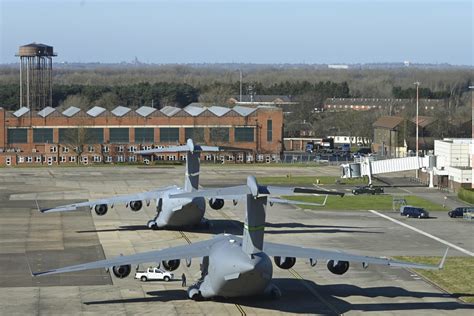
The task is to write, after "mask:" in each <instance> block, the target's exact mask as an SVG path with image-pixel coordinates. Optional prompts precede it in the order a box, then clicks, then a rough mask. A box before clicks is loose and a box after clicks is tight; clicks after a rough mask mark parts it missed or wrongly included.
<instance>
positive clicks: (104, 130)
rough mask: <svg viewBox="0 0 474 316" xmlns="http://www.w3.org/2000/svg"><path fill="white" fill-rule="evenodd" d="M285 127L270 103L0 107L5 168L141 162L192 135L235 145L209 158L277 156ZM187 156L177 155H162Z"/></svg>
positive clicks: (0, 147)
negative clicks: (160, 148)
mask: <svg viewBox="0 0 474 316" xmlns="http://www.w3.org/2000/svg"><path fill="white" fill-rule="evenodd" d="M282 126H283V113H282V110H281V109H279V108H276V107H270V106H257V107H254V108H250V107H243V106H234V107H233V108H227V107H219V106H212V107H199V106H192V105H190V106H187V107H185V108H183V109H180V108H176V107H171V106H166V107H164V108H162V109H160V110H158V109H155V108H152V107H148V106H142V107H140V108H138V109H135V110H132V109H130V108H127V107H123V106H118V107H116V108H115V109H113V110H111V111H108V110H106V109H104V108H102V107H99V106H95V107H93V108H91V109H89V110H87V111H85V110H81V109H79V108H77V107H74V106H71V107H69V108H67V109H66V110H64V111H62V112H60V111H58V110H56V109H55V108H52V107H46V108H44V109H42V110H41V111H31V110H30V109H28V108H26V107H23V108H20V109H19V110H17V111H15V112H10V111H5V110H4V109H3V108H0V165H17V164H48V165H52V164H67V163H79V162H80V163H82V164H89V163H117V162H119V163H120V162H135V161H140V160H142V157H141V156H140V155H136V154H135V151H137V150H141V149H151V148H153V147H156V146H165V145H170V144H183V143H185V142H186V139H188V138H193V139H194V140H195V142H196V143H200V144H208V145H218V146H228V147H231V148H229V149H228V150H227V151H226V152H222V153H209V154H206V153H205V154H203V156H202V159H204V160H227V161H234V160H235V161H237V162H253V161H261V162H263V161H271V160H276V159H278V158H279V155H280V152H281V151H282V132H283V128H282ZM232 148H234V149H232ZM235 148H239V149H241V150H239V149H235ZM184 157H185V156H183V155H178V154H173V153H171V154H166V155H165V154H164V155H160V156H158V157H157V158H156V159H158V160H182V159H184Z"/></svg>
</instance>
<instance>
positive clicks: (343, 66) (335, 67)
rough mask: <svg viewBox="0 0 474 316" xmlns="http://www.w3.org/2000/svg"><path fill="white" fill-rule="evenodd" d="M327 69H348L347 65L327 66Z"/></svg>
mask: <svg viewBox="0 0 474 316" xmlns="http://www.w3.org/2000/svg"><path fill="white" fill-rule="evenodd" d="M328 68H329V69H349V65H328Z"/></svg>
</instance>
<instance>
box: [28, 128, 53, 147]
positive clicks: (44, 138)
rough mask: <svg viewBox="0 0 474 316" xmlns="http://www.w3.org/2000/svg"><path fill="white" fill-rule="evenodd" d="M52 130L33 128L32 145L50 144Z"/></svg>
mask: <svg viewBox="0 0 474 316" xmlns="http://www.w3.org/2000/svg"><path fill="white" fill-rule="evenodd" d="M52 142H53V129H52V128H33V143H50V144H51V143H52Z"/></svg>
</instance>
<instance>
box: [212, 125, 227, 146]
mask: <svg viewBox="0 0 474 316" xmlns="http://www.w3.org/2000/svg"><path fill="white" fill-rule="evenodd" d="M210 138H211V142H228V141H229V128H227V127H213V128H210Z"/></svg>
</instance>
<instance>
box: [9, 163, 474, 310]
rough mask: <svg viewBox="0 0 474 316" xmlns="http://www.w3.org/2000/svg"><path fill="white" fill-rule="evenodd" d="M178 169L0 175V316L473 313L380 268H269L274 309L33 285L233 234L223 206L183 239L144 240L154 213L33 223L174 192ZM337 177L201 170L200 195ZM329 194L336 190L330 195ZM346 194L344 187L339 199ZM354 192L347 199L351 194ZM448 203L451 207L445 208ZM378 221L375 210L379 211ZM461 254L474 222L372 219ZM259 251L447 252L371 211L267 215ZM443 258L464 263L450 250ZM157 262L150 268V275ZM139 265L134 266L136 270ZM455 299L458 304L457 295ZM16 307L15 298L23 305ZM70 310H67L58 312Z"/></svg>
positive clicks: (414, 278)
mask: <svg viewBox="0 0 474 316" xmlns="http://www.w3.org/2000/svg"><path fill="white" fill-rule="evenodd" d="M183 169H184V168H183V167H180V166H176V167H167V168H141V167H136V166H134V167H132V166H131V167H118V168H112V167H87V168H73V167H69V168H51V169H48V168H32V169H26V168H18V169H3V170H2V172H1V173H0V187H1V193H0V199H1V204H0V214H1V216H0V236H1V239H0V244H1V247H0V249H1V251H0V266H1V269H2V272H3V273H2V275H1V276H0V306H1V307H2V309H1V312H0V314H5V315H39V314H42V315H64V314H75V315H80V314H110V315H135V314H152V313H153V314H157V313H158V314H169V315H177V314H191V313H192V314H219V315H221V314H241V315H245V314H247V315H254V314H274V313H275V314H279V313H297V314H300V313H301V314H321V315H327V314H342V313H344V314H346V313H347V314H351V315H355V314H362V313H367V312H373V313H374V314H377V315H378V314H396V315H400V314H406V315H412V314H413V313H414V312H416V313H417V314H426V315H436V314H439V315H441V314H443V315H444V314H453V315H454V314H456V315H463V314H465V315H470V314H471V313H472V311H473V306H472V305H468V304H463V303H462V302H460V301H459V300H457V299H456V296H452V295H449V294H447V293H445V292H444V291H442V290H441V289H439V288H438V287H436V286H434V285H432V284H430V283H428V282H426V281H425V280H423V279H422V278H420V277H419V276H418V275H416V274H415V273H413V272H412V271H408V270H404V269H395V268H388V267H377V266H370V267H369V268H368V269H366V270H365V269H363V268H362V267H361V266H354V267H352V266H351V268H350V270H349V272H348V273H347V274H344V275H342V276H339V275H333V274H331V273H330V272H329V271H328V270H327V268H326V267H325V263H324V262H321V263H318V265H317V266H316V267H315V268H312V267H311V266H310V265H309V264H308V263H307V262H304V261H297V263H296V265H295V266H294V267H293V268H292V269H290V270H280V269H278V268H277V267H276V266H275V267H274V279H275V283H276V284H277V286H279V287H280V289H281V290H282V293H283V296H282V298H281V299H280V300H277V301H272V300H268V299H265V298H261V297H256V298H242V299H233V300H215V301H205V302H194V301H191V300H189V299H188V298H187V294H186V288H182V287H181V282H180V281H178V280H176V281H171V282H163V281H154V282H147V283H143V282H140V281H138V280H134V279H133V277H132V276H130V277H128V278H126V279H116V278H114V277H110V275H109V273H107V272H106V271H104V270H91V271H84V272H80V273H70V274H63V275H54V276H47V277H40V278H34V279H33V278H32V277H31V276H30V273H29V269H30V268H31V269H32V270H33V271H40V270H45V269H49V268H56V267H60V266H65V265H70V264H76V263H81V262H87V261H92V260H100V259H103V258H110V257H114V256H117V255H120V254H124V255H127V254H133V253H136V252H142V251H148V250H152V249H162V248H165V247H169V246H176V245H182V244H185V243H187V240H189V241H190V242H196V241H200V240H205V239H208V238H210V237H211V236H212V234H217V233H224V232H225V233H233V234H241V232H242V223H241V222H242V221H243V218H244V211H243V205H241V204H238V205H237V206H233V205H232V204H231V203H230V205H229V204H226V206H225V207H224V208H223V209H222V210H219V211H215V210H212V209H208V210H207V213H206V217H207V218H208V219H209V220H210V223H211V228H210V231H209V230H206V229H204V228H196V229H192V230H189V229H188V230H181V231H168V230H160V231H151V230H149V229H148V228H146V226H145V224H146V222H147V220H149V219H150V218H152V217H153V216H154V212H155V210H154V206H153V204H152V205H150V207H146V208H145V209H144V210H142V211H140V212H136V213H135V212H131V211H130V210H129V209H126V208H125V206H123V205H116V206H115V207H114V209H112V210H109V212H108V213H107V214H106V215H105V216H102V217H98V216H96V215H95V214H93V215H91V213H90V212H89V211H88V210H83V211H75V212H70V213H67V214H64V213H63V214H60V213H52V214H40V213H39V212H38V211H37V209H36V203H35V200H38V203H39V204H40V205H41V206H42V207H46V206H53V205H59V204H66V203H70V202H73V201H79V200H87V199H94V198H99V197H106V196H111V195H114V194H125V193H135V192H139V191H143V190H150V189H152V188H156V187H161V186H166V185H170V184H177V185H182V181H183V178H184V175H183V173H184V170H183ZM289 172H291V173H292V174H294V175H308V174H309V173H314V174H315V175H317V174H318V175H338V174H339V169H338V168H337V167H325V168H314V169H313V168H297V167H294V168H293V167H290V168H281V167H280V168H269V167H260V168H259V167H247V166H242V167H239V166H232V167H229V168H225V167H218V168H215V167H214V166H205V167H203V170H202V171H201V184H202V185H203V186H205V187H206V186H219V185H224V184H228V185H231V184H236V183H239V184H240V183H243V181H244V180H245V177H246V176H247V175H249V174H255V175H257V176H258V175H266V176H270V175H275V176H276V175H286V174H288V173H289ZM328 188H330V189H335V188H336V186H328ZM346 189H349V188H346ZM349 190H350V189H349ZM427 190H428V189H426V188H418V187H414V188H409V187H404V188H403V189H398V188H392V189H389V190H386V192H387V191H388V192H390V193H394V194H399V193H400V194H401V193H402V192H406V191H408V192H410V193H411V194H419V195H427V194H428V196H429V195H430V194H432V195H433V196H434V199H436V198H437V197H436V196H435V194H436V192H432V191H427ZM452 203H454V202H452ZM374 210H377V207H376V205H375V206H374ZM379 213H381V214H383V215H385V216H388V217H390V218H394V219H396V220H397V221H400V222H402V223H405V224H407V225H409V226H412V227H414V228H416V229H417V230H419V231H423V232H426V233H427V234H429V235H432V236H435V237H437V238H439V239H441V240H443V241H446V242H448V243H451V244H453V245H456V246H458V247H460V248H462V249H464V250H466V251H468V252H473V251H474V240H473V238H472V236H473V233H474V225H473V224H474V223H472V222H469V221H465V220H463V219H451V218H449V217H448V216H447V214H446V212H434V214H432V215H433V218H432V219H428V220H418V219H407V218H401V217H400V216H399V214H398V213H396V212H390V211H386V210H384V211H380V212H379ZM265 238H266V240H268V241H274V242H280V243H287V244H293V245H299V246H305V247H318V248H328V249H333V248H334V249H340V250H345V251H348V252H353V253H358V254H366V255H373V256H397V255H413V256H414V255H416V256H441V255H442V254H443V253H444V251H445V249H446V247H447V246H446V244H443V243H442V242H440V241H439V240H435V239H433V238H431V237H429V236H427V235H424V234H420V232H418V231H416V230H412V229H409V228H407V227H405V226H403V225H399V224H397V223H395V222H392V221H390V220H388V219H387V218H384V217H382V216H379V215H378V214H375V213H372V212H369V211H337V212H336V211H331V210H328V209H321V210H317V211H310V210H301V209H298V208H295V207H291V206H277V205H275V206H273V207H271V208H269V209H268V210H267V228H266V235H265ZM449 255H450V256H467V255H468V254H466V253H464V252H462V251H459V250H456V249H451V250H450V254H449ZM152 264H154V263H147V264H146V266H148V265H152ZM146 266H140V268H141V269H143V268H145V267H146ZM183 272H184V273H185V274H186V275H187V278H188V285H189V284H191V283H192V282H193V280H196V279H197V278H198V277H199V275H200V273H199V262H197V261H196V262H194V261H193V263H192V265H191V267H189V268H187V267H186V266H185V265H184V264H182V265H181V267H180V268H179V269H178V270H176V271H175V275H178V276H180V275H181V274H182V273H183ZM457 294H460V293H457ZM19 298H21V299H19ZM65 302H67V304H66V303H65Z"/></svg>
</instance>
